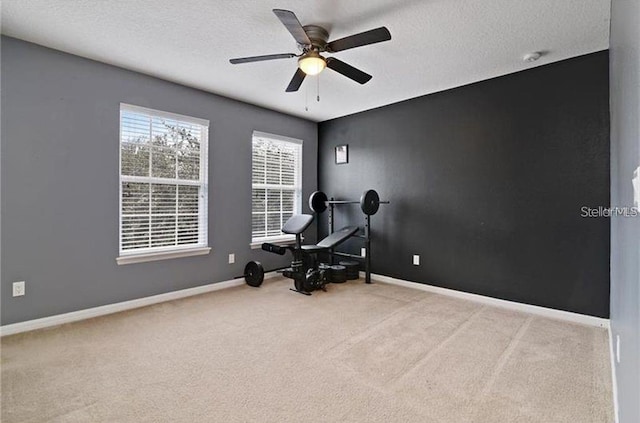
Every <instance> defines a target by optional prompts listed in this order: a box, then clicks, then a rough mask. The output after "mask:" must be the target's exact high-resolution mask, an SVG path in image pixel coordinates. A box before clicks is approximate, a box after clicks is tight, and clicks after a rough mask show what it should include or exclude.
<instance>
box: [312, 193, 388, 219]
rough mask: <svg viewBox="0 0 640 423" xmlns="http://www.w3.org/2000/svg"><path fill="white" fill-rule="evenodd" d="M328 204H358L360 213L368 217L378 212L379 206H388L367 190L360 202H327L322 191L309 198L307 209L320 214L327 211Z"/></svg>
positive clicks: (386, 202)
mask: <svg viewBox="0 0 640 423" xmlns="http://www.w3.org/2000/svg"><path fill="white" fill-rule="evenodd" d="M329 204H360V209H362V212H363V213H364V214H366V215H368V216H371V215H374V214H376V213H377V212H378V209H379V208H380V204H389V202H388V201H380V197H379V196H378V193H377V192H376V191H375V190H373V189H369V190H367V191H365V192H364V193H362V196H361V197H360V201H355V200H329V199H328V198H327V194H325V193H324V192H322V191H316V192H314V193H313V194H311V196H310V197H309V207H310V208H311V210H313V211H314V212H315V213H322V212H323V211H325V210H326V209H327V206H328V205H329Z"/></svg>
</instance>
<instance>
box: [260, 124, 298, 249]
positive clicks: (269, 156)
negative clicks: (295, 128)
mask: <svg viewBox="0 0 640 423" xmlns="http://www.w3.org/2000/svg"><path fill="white" fill-rule="evenodd" d="M252 172H253V177H252V186H251V194H252V202H251V214H252V217H251V242H252V244H254V245H257V244H260V243H262V242H265V241H269V242H277V241H289V240H291V239H295V237H294V236H291V235H285V234H283V233H282V231H281V230H280V228H282V225H283V224H284V223H285V222H286V221H287V219H289V218H290V217H291V216H293V215H294V214H298V213H300V212H301V210H302V141H301V140H297V139H293V138H287V137H281V136H278V135H271V134H265V133H263V132H257V131H255V132H254V133H253V154H252Z"/></svg>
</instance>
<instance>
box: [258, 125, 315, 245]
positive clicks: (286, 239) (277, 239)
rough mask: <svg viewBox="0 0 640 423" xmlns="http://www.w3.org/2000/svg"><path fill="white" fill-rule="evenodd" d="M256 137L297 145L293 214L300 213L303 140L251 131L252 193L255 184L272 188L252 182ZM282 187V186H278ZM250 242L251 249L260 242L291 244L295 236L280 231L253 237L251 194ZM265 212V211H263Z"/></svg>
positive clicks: (269, 185) (260, 187)
mask: <svg viewBox="0 0 640 423" xmlns="http://www.w3.org/2000/svg"><path fill="white" fill-rule="evenodd" d="M256 138H266V139H269V140H272V141H274V142H276V143H289V144H293V145H296V146H298V147H297V148H299V151H298V166H297V167H296V168H295V170H294V175H295V176H294V178H295V185H294V204H293V214H294V215H295V214H300V213H302V177H303V173H302V170H303V166H302V162H303V152H304V148H303V147H304V141H303V140H301V139H298V138H291V137H287V136H284V135H277V134H271V133H268V132H262V131H253V134H252V136H251V192H252V193H253V190H254V188H255V187H256V186H257V187H258V189H265V190H266V189H268V188H269V187H271V188H274V185H273V184H266V183H265V184H254V183H253V144H254V141H255V139H256ZM265 171H266V169H265ZM279 186H280V187H283V185H282V184H280V185H279ZM280 189H282V188H280ZM251 198H252V199H251V211H250V213H251V227H252V229H251V242H250V246H251V248H252V249H256V248H260V246H261V245H262V243H264V242H269V243H272V244H278V245H285V244H291V243H293V242H295V240H296V237H295V235H288V234H283V233H282V232H281V233H280V234H279V235H273V236H266V237H261V238H254V237H253V194H252V197H251ZM280 212H281V213H282V210H280ZM265 213H267V212H265Z"/></svg>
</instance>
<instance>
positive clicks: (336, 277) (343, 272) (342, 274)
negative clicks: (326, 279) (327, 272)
mask: <svg viewBox="0 0 640 423" xmlns="http://www.w3.org/2000/svg"><path fill="white" fill-rule="evenodd" d="M346 281H347V269H346V267H344V266H340V265H335V266H331V282H333V283H343V282H346Z"/></svg>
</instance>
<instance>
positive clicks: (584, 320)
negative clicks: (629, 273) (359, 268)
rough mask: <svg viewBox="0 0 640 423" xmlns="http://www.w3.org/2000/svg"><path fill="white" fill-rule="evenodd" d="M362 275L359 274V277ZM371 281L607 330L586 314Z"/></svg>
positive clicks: (604, 323)
mask: <svg viewBox="0 0 640 423" xmlns="http://www.w3.org/2000/svg"><path fill="white" fill-rule="evenodd" d="M363 275H364V274H363V273H362V272H361V276H362V277H364V276H363ZM371 279H373V280H375V281H378V282H384V283H388V284H392V285H399V286H404V287H407V288H413V289H419V290H421V291H427V292H432V293H435V294H440V295H446V296H449V297H456V298H461V299H463V300H469V301H474V302H477V303H482V304H487V305H491V306H495V307H502V308H507V309H510V310H516V311H522V312H525V313H531V314H535V315H538V316H544V317H549V318H552V319H558V320H565V321H568V322H573V323H580V324H584V325H589V326H596V327H601V328H609V319H603V318H601V317H594V316H588V315H586V314H579V313H571V312H569V311H562V310H556V309H553V308H547V307H540V306H535V305H531V304H524V303H518V302H515V301H508V300H501V299H498V298H492V297H486V296H484V295H478V294H471V293H468V292H462V291H456V290H453V289H447V288H441V287H439V286H433V285H426V284H423V283H418V282H409V281H405V280H402V279H396V278H392V277H389V276H383V275H376V274H373V273H372V274H371Z"/></svg>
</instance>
